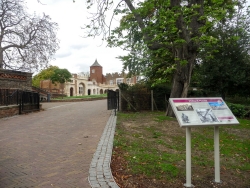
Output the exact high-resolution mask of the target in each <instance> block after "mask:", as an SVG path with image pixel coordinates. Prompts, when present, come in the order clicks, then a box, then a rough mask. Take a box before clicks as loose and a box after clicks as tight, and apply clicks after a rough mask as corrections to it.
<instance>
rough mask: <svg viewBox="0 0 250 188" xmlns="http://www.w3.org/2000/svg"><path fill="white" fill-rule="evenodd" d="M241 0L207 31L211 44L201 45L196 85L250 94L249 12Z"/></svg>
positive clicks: (222, 92) (230, 92)
mask: <svg viewBox="0 0 250 188" xmlns="http://www.w3.org/2000/svg"><path fill="white" fill-rule="evenodd" d="M244 3H245V1H242V2H241V4H240V6H239V9H238V10H237V12H236V14H234V15H233V16H232V17H230V18H225V19H223V20H222V21H221V22H219V23H218V24H217V25H216V27H214V28H212V29H211V30H210V31H209V35H210V36H211V37H213V38H214V40H215V41H214V43H213V45H207V44H203V45H202V51H201V53H200V55H199V57H200V64H199V65H198V79H199V87H201V88H203V89H204V90H206V91H208V92H209V91H213V92H216V93H217V94H220V95H221V97H222V98H224V99H225V98H226V95H227V94H229V95H231V96H232V95H236V94H237V95H240V96H244V97H247V96H249V94H250V92H249V87H250V82H249V81H250V74H249V72H250V54H249V52H250V45H249V44H250V14H249V8H244V7H246V6H244V5H245V4H244Z"/></svg>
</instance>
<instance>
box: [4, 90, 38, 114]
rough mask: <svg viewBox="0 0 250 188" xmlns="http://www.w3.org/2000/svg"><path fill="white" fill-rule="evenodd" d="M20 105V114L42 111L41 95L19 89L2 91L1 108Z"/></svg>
mask: <svg viewBox="0 0 250 188" xmlns="http://www.w3.org/2000/svg"><path fill="white" fill-rule="evenodd" d="M8 105H19V114H22V113H23V112H29V111H35V110H39V109H40V94H39V93H37V92H33V91H23V90H18V89H0V106H8Z"/></svg>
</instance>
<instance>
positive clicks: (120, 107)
mask: <svg viewBox="0 0 250 188" xmlns="http://www.w3.org/2000/svg"><path fill="white" fill-rule="evenodd" d="M118 97H119V109H118V110H119V111H122V90H119V96H118Z"/></svg>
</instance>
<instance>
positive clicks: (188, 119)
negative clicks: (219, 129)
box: [169, 98, 239, 126]
mask: <svg viewBox="0 0 250 188" xmlns="http://www.w3.org/2000/svg"><path fill="white" fill-rule="evenodd" d="M169 102H170V104H171V106H172V109H173V110H174V113H175V115H176V117H177V120H178V122H179V124H180V126H215V125H217V126H218V125H236V124H239V122H238V120H237V119H236V118H235V116H234V115H233V113H232V112H231V110H230V109H229V108H228V106H227V105H226V103H225V102H224V101H223V99H222V98H170V99H169Z"/></svg>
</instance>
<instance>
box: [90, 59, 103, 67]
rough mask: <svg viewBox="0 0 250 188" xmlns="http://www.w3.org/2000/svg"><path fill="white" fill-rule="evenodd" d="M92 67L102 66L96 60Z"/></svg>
mask: <svg viewBox="0 0 250 188" xmlns="http://www.w3.org/2000/svg"><path fill="white" fill-rule="evenodd" d="M91 67H101V65H100V64H99V63H98V62H97V60H95V62H94V63H93V65H91Z"/></svg>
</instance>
